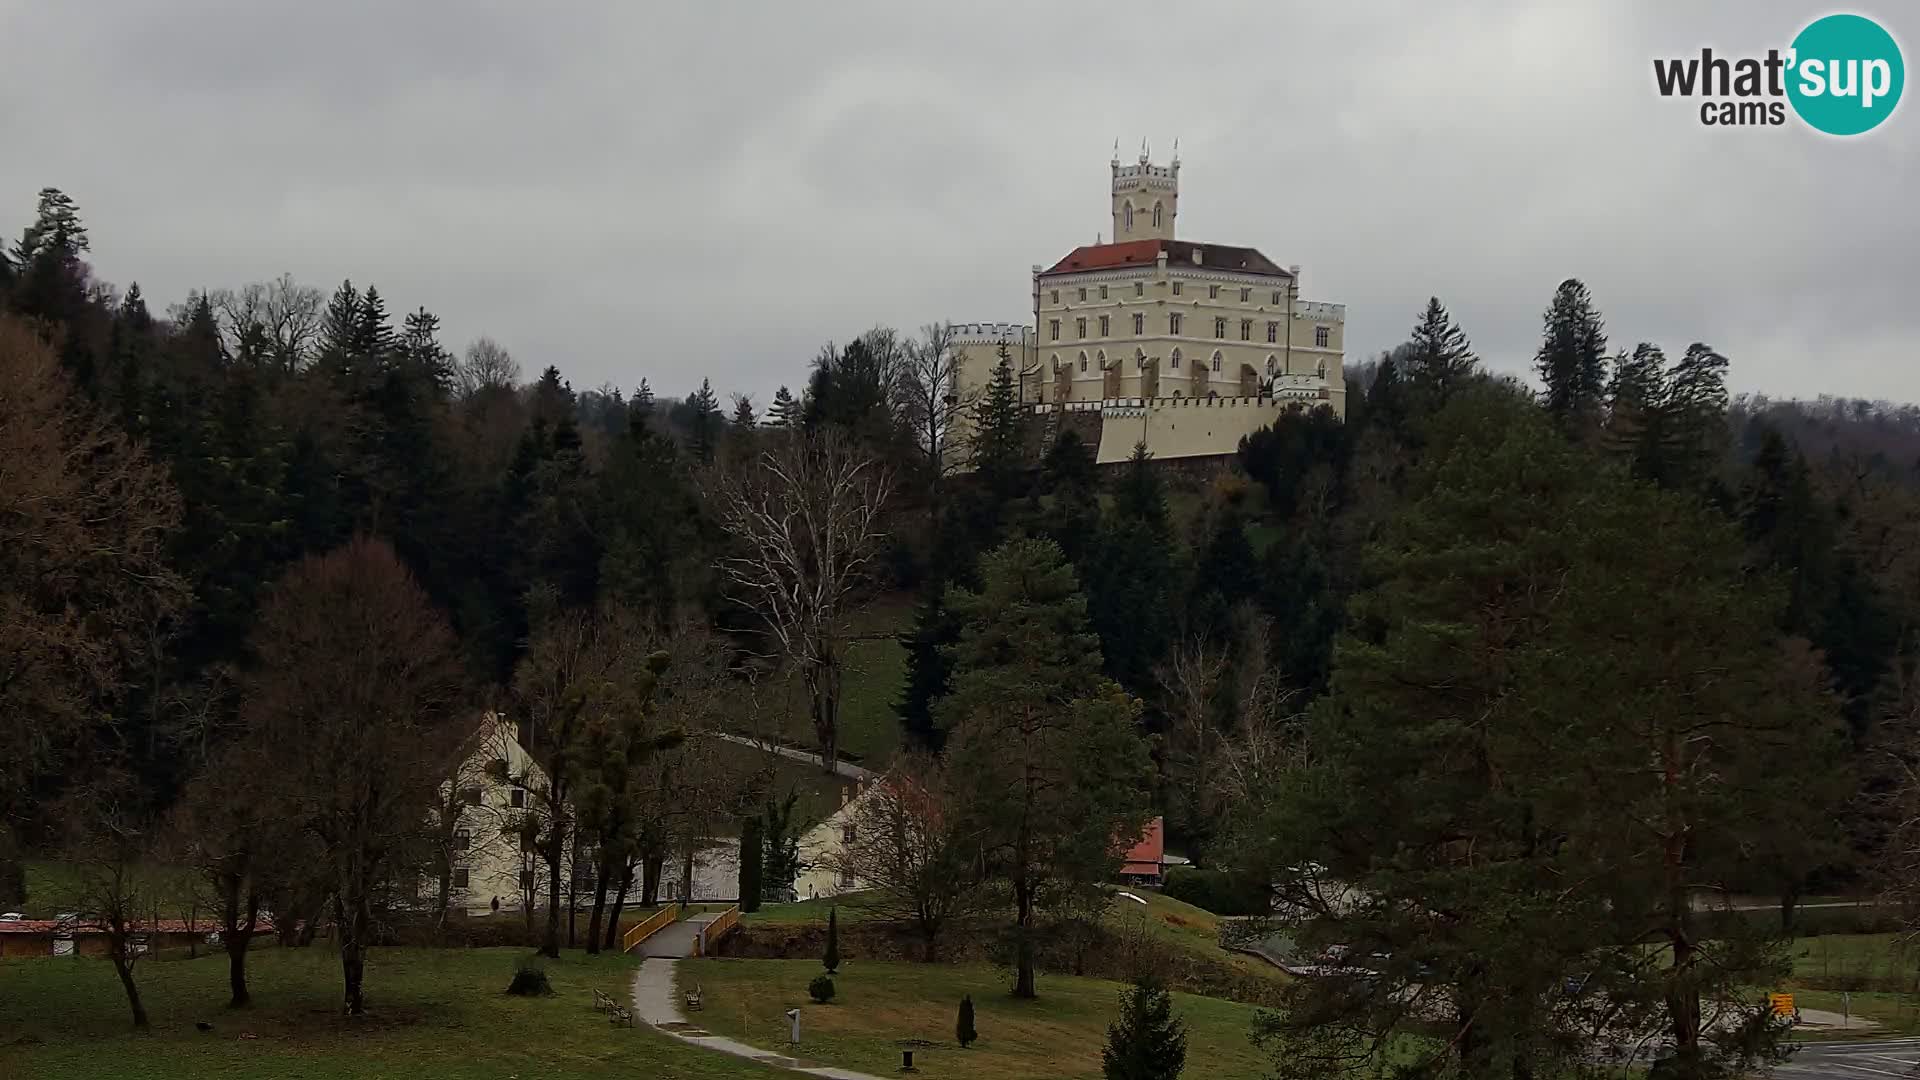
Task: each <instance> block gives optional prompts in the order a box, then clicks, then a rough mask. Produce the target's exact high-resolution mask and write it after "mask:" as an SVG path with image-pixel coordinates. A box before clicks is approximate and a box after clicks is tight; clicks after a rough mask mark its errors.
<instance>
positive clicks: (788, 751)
mask: <svg viewBox="0 0 1920 1080" xmlns="http://www.w3.org/2000/svg"><path fill="white" fill-rule="evenodd" d="M709 734H711V735H712V736H713V737H714V738H716V739H719V740H720V741H721V742H730V743H733V744H735V745H737V746H751V747H753V748H754V749H755V750H764V751H766V752H767V753H770V754H778V755H780V756H781V757H783V758H787V759H789V760H791V761H804V762H806V763H807V764H809V765H814V766H818V765H819V764H820V755H819V754H811V753H808V752H807V751H805V750H795V749H794V748H793V747H791V746H781V745H780V744H779V743H771V742H764V741H762V740H760V739H750V738H748V737H746V736H745V735H729V734H727V733H726V732H723V731H714V732H709ZM833 771H834V772H835V773H837V774H839V775H841V776H844V777H846V778H847V779H849V780H852V781H855V782H857V783H861V784H864V783H867V782H868V781H870V780H872V779H873V778H874V772H873V770H872V769H863V768H861V767H860V766H858V765H854V764H851V763H849V762H845V761H836V762H834V763H833Z"/></svg>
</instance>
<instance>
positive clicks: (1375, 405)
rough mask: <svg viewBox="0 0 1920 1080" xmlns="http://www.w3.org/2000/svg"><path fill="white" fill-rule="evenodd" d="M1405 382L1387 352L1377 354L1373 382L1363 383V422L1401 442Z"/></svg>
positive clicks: (1403, 438)
mask: <svg viewBox="0 0 1920 1080" xmlns="http://www.w3.org/2000/svg"><path fill="white" fill-rule="evenodd" d="M1406 399H1407V386H1406V380H1405V379H1404V378H1403V377H1402V376H1401V374H1400V365H1399V364H1398V363H1397V362H1396V361H1395V360H1394V358H1393V357H1392V356H1390V355H1384V354H1383V355H1382V356H1381V357H1380V367H1379V370H1377V371H1375V372H1374V373H1373V384H1372V385H1371V386H1369V387H1367V400H1366V405H1367V407H1366V417H1367V423H1368V424H1372V425H1376V426H1378V427H1379V428H1381V429H1382V430H1383V431H1386V432H1388V433H1389V434H1391V435H1393V436H1394V437H1395V438H1396V439H1398V440H1400V441H1402V442H1404V441H1406V436H1407V400H1406Z"/></svg>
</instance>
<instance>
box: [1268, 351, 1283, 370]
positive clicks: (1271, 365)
mask: <svg viewBox="0 0 1920 1080" xmlns="http://www.w3.org/2000/svg"><path fill="white" fill-rule="evenodd" d="M1279 372H1280V361H1279V360H1277V359H1275V358H1274V357H1273V356H1272V355H1271V354H1269V355H1268V356H1267V374H1268V375H1277V374H1279Z"/></svg>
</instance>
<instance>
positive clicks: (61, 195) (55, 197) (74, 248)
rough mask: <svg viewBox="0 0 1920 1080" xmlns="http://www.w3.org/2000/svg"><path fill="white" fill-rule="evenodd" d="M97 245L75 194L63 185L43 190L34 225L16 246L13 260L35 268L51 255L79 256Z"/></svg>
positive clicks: (21, 235)
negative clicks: (90, 234)
mask: <svg viewBox="0 0 1920 1080" xmlns="http://www.w3.org/2000/svg"><path fill="white" fill-rule="evenodd" d="M92 247H93V242H92V240H91V239H89V238H88V236H87V227H86V225H85V224H83V223H82V222H81V220H80V207H79V206H78V205H76V204H75V203H74V201H73V197H72V196H70V195H68V194H67V193H66V192H64V191H61V190H60V189H59V188H55V187H46V188H41V189H40V201H39V205H38V206H37V207H36V209H35V212H34V217H33V224H31V225H29V226H27V228H26V231H24V232H23V233H21V234H20V239H19V240H18V241H17V242H16V243H15V244H14V247H13V261H14V263H16V264H17V265H18V266H19V267H20V268H22V269H26V268H28V267H31V266H32V265H33V264H34V263H35V262H36V261H38V260H40V259H42V258H46V257H48V256H56V257H59V258H63V259H77V258H79V257H80V256H81V255H82V254H83V253H85V252H87V251H88V250H90V249H91V248H92Z"/></svg>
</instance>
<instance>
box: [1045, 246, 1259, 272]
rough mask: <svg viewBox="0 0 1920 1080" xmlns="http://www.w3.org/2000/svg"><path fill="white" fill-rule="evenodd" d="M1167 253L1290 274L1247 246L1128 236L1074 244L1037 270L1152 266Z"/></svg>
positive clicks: (1210, 264)
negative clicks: (1115, 241) (1116, 241)
mask: <svg viewBox="0 0 1920 1080" xmlns="http://www.w3.org/2000/svg"><path fill="white" fill-rule="evenodd" d="M1162 251H1165V252H1166V253H1167V265H1168V266H1176V265H1177V266H1196V265H1197V266H1200V267H1203V268H1211V269H1214V270H1237V271H1239V272H1240V273H1243V274H1260V275H1263V276H1266V277H1282V278H1285V277H1292V276H1293V275H1292V274H1289V273H1287V272H1286V271H1285V270H1282V269H1280V267H1278V266H1276V265H1274V262H1273V260H1272V259H1269V258H1267V257H1266V256H1265V255H1262V254H1260V253H1259V252H1258V251H1255V250H1254V249H1253V248H1249V247H1232V246H1230V245H1227V244H1201V243H1196V242H1194V241H1192V240H1129V241H1127V242H1126V243H1124V244H1088V245H1086V246H1085V247H1077V248H1074V249H1073V250H1072V251H1071V252H1069V253H1068V254H1067V257H1066V258H1064V259H1061V260H1060V261H1059V262H1057V263H1054V264H1053V265H1052V266H1050V267H1048V268H1047V269H1045V270H1043V271H1041V272H1040V276H1041V277H1050V276H1052V275H1054V274H1078V273H1082V272H1084V271H1088V270H1113V269H1117V268H1120V267H1126V266H1151V265H1153V263H1155V262H1156V261H1158V259H1159V258H1160V252H1162ZM1196 251H1197V252H1199V253H1200V261H1199V262H1198V263H1195V262H1194V261H1193V256H1194V252H1196Z"/></svg>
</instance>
